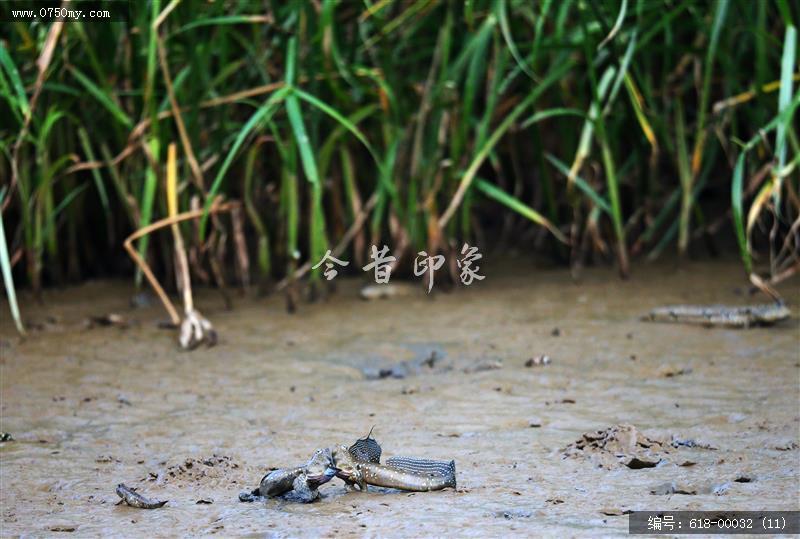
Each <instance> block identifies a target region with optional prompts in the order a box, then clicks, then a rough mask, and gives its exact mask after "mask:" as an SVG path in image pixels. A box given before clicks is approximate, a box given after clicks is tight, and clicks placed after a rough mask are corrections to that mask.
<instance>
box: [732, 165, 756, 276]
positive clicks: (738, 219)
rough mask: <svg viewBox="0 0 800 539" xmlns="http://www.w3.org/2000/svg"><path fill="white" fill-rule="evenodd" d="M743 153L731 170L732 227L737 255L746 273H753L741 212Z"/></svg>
mask: <svg viewBox="0 0 800 539" xmlns="http://www.w3.org/2000/svg"><path fill="white" fill-rule="evenodd" d="M744 168H745V152H742V153H740V154H739V157H738V158H737V159H736V166H735V167H734V169H733V182H732V183H731V208H732V209H733V226H734V229H735V230H736V239H737V241H738V242H739V253H740V255H741V257H742V262H743V263H744V269H745V271H747V273H750V272H752V271H753V263H752V260H751V259H750V249H748V247H747V235H746V234H745V231H744V216H743V210H742V206H743V204H742V196H743V193H742V191H743V189H742V184H743V183H744Z"/></svg>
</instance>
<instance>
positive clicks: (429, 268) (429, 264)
mask: <svg viewBox="0 0 800 539" xmlns="http://www.w3.org/2000/svg"><path fill="white" fill-rule="evenodd" d="M461 255H462V256H461V258H459V259H458V260H456V265H457V266H458V268H459V269H460V270H461V273H460V275H459V279H460V280H461V283H462V284H463V285H464V286H469V285H471V284H472V283H473V281H475V280H478V281H482V280H484V279H485V278H486V276H485V275H480V274H479V273H478V272H479V271H480V269H481V268H480V266H478V265H474V263H475V261H477V260H480V259H481V258H483V255H482V254H480V253H479V252H478V248H477V247H473V246H470V245H469V244H467V243H465V244H464V246H463V247H462V248H461ZM369 257H370V259H372V262H370V263H369V264H367V265H366V266H364V267H363V268H361V269H362V270H364V271H370V270H371V271H372V272H373V278H374V280H375V283H376V284H387V283H388V282H389V279H390V278H391V275H392V269H393V267H394V266H393V265H394V263H395V262H397V257H395V256H393V255H391V254H390V253H389V247H388V246H386V245H384V246H383V247H381V249H378V247H377V246H375V245H372V249H371V252H370V255H369ZM444 262H445V257H444V255H436V254H431V255H429V254H428V253H427V252H426V251H419V252H418V253H417V256H416V257H415V258H414V275H416V276H417V277H422V276H426V278H427V280H428V287H427V288H428V293H430V292H431V290H432V289H433V283H434V280H435V279H434V274H435V273H436V272H437V271H438V270H440V269H441V268H442V266H444ZM323 264H324V265H325V271H324V272H323V275H324V276H325V278H326V279H327V280H328V281H331V280H333V279H334V278H335V277H336V276H337V275H338V274H339V272H338V270H337V269H336V267H335V266H336V265H338V266H341V267H346V266H347V265H349V264H350V262H349V261H344V260H339V259H338V258H336V257H335V256H333V254H332V253H331V250H330V249H328V250H327V251H326V252H325V256H323V257H322V260H320V261H319V262H317V263H316V264H315V265H314V266H312V267H311V268H312V269H317V268H319V267H320V266H322V265H323Z"/></svg>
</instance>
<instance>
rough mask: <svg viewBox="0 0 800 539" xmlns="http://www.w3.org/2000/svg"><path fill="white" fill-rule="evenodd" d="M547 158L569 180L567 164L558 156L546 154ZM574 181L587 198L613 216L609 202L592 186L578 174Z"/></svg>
mask: <svg viewBox="0 0 800 539" xmlns="http://www.w3.org/2000/svg"><path fill="white" fill-rule="evenodd" d="M545 157H546V158H547V160H548V161H550V163H551V164H552V165H553V166H554V167H556V169H558V171H559V172H561V174H563V175H564V176H565V177H567V178H569V176H570V174H571V173H570V170H569V167H568V166H567V165H566V164H564V162H563V161H560V160H559V159H558V158H557V157H556V156H554V155H553V154H551V153H546V154H545ZM572 179H573V181H574V182H575V186H576V187H577V188H578V189H580V190H581V191H583V193H584V194H585V195H586V196H588V197H589V198H590V199H591V200H592V202H594V203H595V204H596V205H597V206H598V207H599V208H601V209H602V210H603V211H604V212H606V213H607V214H609V215H611V206H609V205H608V201H606V199H605V198H603V197H602V196H601V195H600V194H599V193H598V192H597V191H596V190H595V189H594V188H593V187H592V186H591V185H589V183H588V182H587V181H586V180H584V179H583V178H581V177H580V176H578V175H577V174H576V175H574V177H573V178H572Z"/></svg>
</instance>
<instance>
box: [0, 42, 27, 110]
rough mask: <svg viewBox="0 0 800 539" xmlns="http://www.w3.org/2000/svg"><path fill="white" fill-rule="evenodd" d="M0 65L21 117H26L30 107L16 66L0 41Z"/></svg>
mask: <svg viewBox="0 0 800 539" xmlns="http://www.w3.org/2000/svg"><path fill="white" fill-rule="evenodd" d="M0 65H2V66H3V68H4V69H5V71H6V73H7V74H8V78H9V80H10V82H11V86H12V87H13V89H14V93H15V94H16V105H17V107H18V108H19V110H20V111H21V112H22V114H23V116H25V115H27V114H28V112H29V111H30V105H29V104H28V95H27V94H26V93H25V86H23V84H22V79H21V78H20V76H19V71H17V66H16V65H14V60H12V59H11V56H9V55H8V51H6V46H5V43H4V42H2V41H0Z"/></svg>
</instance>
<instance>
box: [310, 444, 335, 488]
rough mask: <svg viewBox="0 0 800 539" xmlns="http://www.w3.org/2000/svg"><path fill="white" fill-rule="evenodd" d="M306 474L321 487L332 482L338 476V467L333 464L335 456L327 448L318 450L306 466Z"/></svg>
mask: <svg viewBox="0 0 800 539" xmlns="http://www.w3.org/2000/svg"><path fill="white" fill-rule="evenodd" d="M305 467H306V474H307V476H308V480H309V481H311V482H313V483H315V484H317V485H321V484H323V483H327V482H328V481H330V480H331V479H332V478H333V476H334V475H336V467H335V466H334V463H333V454H332V453H331V450H330V449H328V448H327V447H326V448H325V449H317V450H316V451H314V455H313V456H312V457H311V459H310V460H309V461H308V463H307V464H306V466H305Z"/></svg>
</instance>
